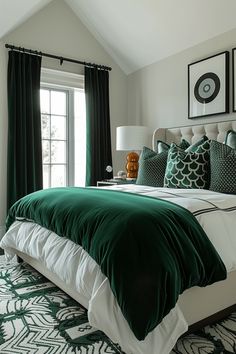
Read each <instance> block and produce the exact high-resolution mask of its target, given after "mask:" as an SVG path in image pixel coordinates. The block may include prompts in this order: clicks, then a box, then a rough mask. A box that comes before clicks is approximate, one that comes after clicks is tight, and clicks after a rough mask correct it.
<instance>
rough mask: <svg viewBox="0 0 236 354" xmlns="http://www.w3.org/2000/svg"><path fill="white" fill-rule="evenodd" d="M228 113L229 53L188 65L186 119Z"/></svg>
mask: <svg viewBox="0 0 236 354" xmlns="http://www.w3.org/2000/svg"><path fill="white" fill-rule="evenodd" d="M223 113H229V52H228V51H225V52H222V53H219V54H216V55H213V56H211V57H208V58H206V59H202V60H199V61H196V62H194V63H191V64H189V65H188V118H189V119H192V118H199V117H207V116H212V115H217V114H223Z"/></svg>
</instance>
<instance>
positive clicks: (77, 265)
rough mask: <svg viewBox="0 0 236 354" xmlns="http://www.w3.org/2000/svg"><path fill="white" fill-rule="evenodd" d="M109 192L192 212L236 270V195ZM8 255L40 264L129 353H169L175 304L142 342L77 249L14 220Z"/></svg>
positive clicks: (133, 189)
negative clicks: (134, 195) (137, 195)
mask: <svg viewBox="0 0 236 354" xmlns="http://www.w3.org/2000/svg"><path fill="white" fill-rule="evenodd" d="M109 189H115V190H120V191H122V192H129V193H140V194H143V195H148V196H151V197H154V198H155V197H157V198H163V199H166V200H169V201H171V202H173V203H176V204H179V205H181V206H183V207H184V208H186V209H188V210H190V211H191V212H192V213H193V215H195V217H196V218H197V220H198V221H199V223H200V224H201V226H202V227H203V229H204V230H205V232H206V233H207V235H208V237H209V239H210V241H211V242H212V244H213V245H214V247H215V248H216V250H217V252H218V253H219V255H220V256H221V258H222V260H223V262H224V264H225V266H226V269H227V272H228V273H230V272H233V271H235V270H236V237H234V230H235V227H236V217H235V216H236V196H233V195H225V194H220V193H215V192H211V191H208V190H186V189H184V190H183V189H165V188H153V187H146V186H138V185H118V186H111V187H109ZM1 247H3V248H4V249H5V251H6V254H7V257H8V258H11V257H13V256H14V255H15V254H16V253H17V252H18V251H19V252H22V253H23V254H26V255H28V256H30V257H32V258H33V259H35V260H38V261H39V262H40V263H41V264H42V265H43V266H44V267H45V268H46V269H48V270H50V272H52V273H55V274H56V275H57V276H58V277H59V279H60V280H61V281H62V282H63V283H64V284H65V285H66V287H68V288H70V289H72V290H73V291H74V292H75V293H76V294H78V299H79V302H80V303H81V304H82V305H83V306H84V307H86V308H87V309H88V316H89V321H90V323H91V325H93V326H94V327H96V328H99V329H101V330H102V331H104V332H105V333H106V334H107V335H108V336H109V337H110V338H111V339H112V340H113V341H115V342H118V343H119V344H120V345H121V347H122V349H123V350H124V351H125V352H126V353H127V354H134V353H135V354H136V353H140V354H144V353H145V354H154V353H155V354H157V353H161V354H168V353H169V352H170V350H171V349H172V348H173V346H174V344H175V342H176V340H177V339H178V337H179V336H180V335H181V334H183V333H184V332H185V331H186V330H187V328H188V323H187V321H186V319H185V317H184V315H183V313H182V311H181V309H180V307H179V304H178V303H177V304H176V306H175V308H174V309H172V310H171V311H170V313H169V314H168V315H167V316H166V317H165V318H164V319H163V321H162V322H161V324H159V325H158V326H157V327H156V328H155V329H154V330H153V331H152V332H151V333H149V335H148V336H147V337H146V338H145V340H144V341H138V340H137V339H136V338H135V336H134V335H133V333H132V332H131V330H130V328H129V326H128V324H127V322H126V320H125V319H124V317H123V315H122V313H121V311H120V309H119V306H118V305H117V302H116V300H115V298H114V296H113V293H112V291H111V289H110V285H109V281H108V279H107V278H106V277H105V276H104V274H102V273H101V271H100V268H99V266H98V265H97V264H96V262H95V261H94V260H93V259H92V258H91V257H90V256H89V255H88V254H87V253H86V252H85V251H84V250H83V249H82V248H81V247H80V246H78V245H76V244H74V243H73V242H71V241H70V240H67V239H65V238H62V237H59V236H58V235H56V234H55V233H53V232H51V231H49V230H47V229H45V228H42V227H41V226H39V225H37V224H34V223H32V222H22V221H16V222H15V223H14V224H13V225H12V226H11V228H10V229H9V231H8V233H7V234H6V235H5V236H4V238H3V239H2V242H1Z"/></svg>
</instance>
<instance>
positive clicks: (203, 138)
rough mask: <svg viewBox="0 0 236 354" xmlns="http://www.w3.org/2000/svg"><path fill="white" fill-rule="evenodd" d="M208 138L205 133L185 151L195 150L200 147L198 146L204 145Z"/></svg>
mask: <svg viewBox="0 0 236 354" xmlns="http://www.w3.org/2000/svg"><path fill="white" fill-rule="evenodd" d="M207 140H208V137H207V136H206V135H203V137H202V138H201V139H200V140H198V141H196V143H194V144H192V145H190V146H189V147H188V148H187V149H185V151H187V152H189V151H190V152H195V151H196V150H197V148H198V146H200V145H202V144H203V143H204V141H207Z"/></svg>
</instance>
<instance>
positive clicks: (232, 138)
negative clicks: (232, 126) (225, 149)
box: [224, 130, 236, 149]
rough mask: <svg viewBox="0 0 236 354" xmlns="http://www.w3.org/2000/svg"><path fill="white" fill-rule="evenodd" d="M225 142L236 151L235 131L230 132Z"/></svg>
mask: <svg viewBox="0 0 236 354" xmlns="http://www.w3.org/2000/svg"><path fill="white" fill-rule="evenodd" d="M224 142H225V144H226V145H228V146H230V147H231V148H232V149H236V132H235V131H234V130H228V131H227V134H226V137H225V141H224Z"/></svg>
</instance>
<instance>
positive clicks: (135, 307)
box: [7, 188, 226, 340]
mask: <svg viewBox="0 0 236 354" xmlns="http://www.w3.org/2000/svg"><path fill="white" fill-rule="evenodd" d="M16 218H23V219H26V220H32V221H34V222H36V223H38V224H40V225H42V226H44V227H46V228H48V229H50V230H52V231H54V232H55V233H57V234H58V235H59V236H63V237H66V238H68V239H70V240H72V241H74V242H76V243H77V244H79V245H81V246H82V247H83V248H84V249H85V250H86V251H87V252H88V253H89V254H90V256H91V257H92V258H93V259H94V260H95V261H96V262H97V263H98V264H99V266H100V267H101V270H102V272H103V273H104V274H105V275H106V276H107V278H108V279H109V281H110V286H111V289H112V291H113V293H114V295H115V297H116V299H117V302H118V304H119V306H120V308H121V311H122V313H123V315H124V317H125V318H126V320H127V321H128V323H129V325H130V328H131V329H132V331H133V333H134V334H135V336H136V337H137V338H138V339H139V340H142V339H144V338H145V336H146V335H147V334H148V333H149V332H150V331H151V330H153V329H154V328H155V327H156V326H157V325H158V323H160V322H161V320H162V319H163V318H164V317H165V316H166V315H167V314H168V312H169V311H170V310H171V309H172V308H173V307H174V306H175V304H176V301H177V300H178V296H179V294H181V293H182V292H183V291H184V290H185V289H187V288H189V287H192V286H194V285H199V286H205V285H207V284H211V283H213V282H215V281H218V280H222V279H225V278H226V270H225V266H224V264H223V262H222V261H221V259H220V257H219V255H218V254H217V252H216V251H215V249H214V247H213V245H212V244H211V242H210V241H209V240H208V238H207V236H206V234H205V232H204V231H203V229H202V228H201V226H200V225H199V223H198V222H197V220H196V219H195V217H194V216H193V215H192V214H191V213H190V212H189V211H188V210H186V209H184V208H182V207H180V206H177V205H175V204H173V203H170V202H168V201H164V200H161V199H156V198H151V197H147V196H142V195H136V194H132V193H124V192H119V191H112V190H103V189H95V188H53V189H47V190H42V191H39V192H35V193H32V194H30V195H28V196H26V197H24V198H22V199H20V200H19V201H17V202H16V203H15V204H14V205H13V206H12V208H11V209H10V211H9V215H8V218H7V228H9V227H10V225H11V224H12V223H13V222H14V221H15V220H16Z"/></svg>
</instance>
